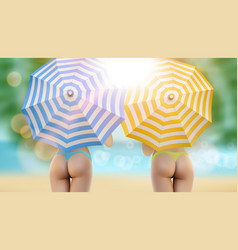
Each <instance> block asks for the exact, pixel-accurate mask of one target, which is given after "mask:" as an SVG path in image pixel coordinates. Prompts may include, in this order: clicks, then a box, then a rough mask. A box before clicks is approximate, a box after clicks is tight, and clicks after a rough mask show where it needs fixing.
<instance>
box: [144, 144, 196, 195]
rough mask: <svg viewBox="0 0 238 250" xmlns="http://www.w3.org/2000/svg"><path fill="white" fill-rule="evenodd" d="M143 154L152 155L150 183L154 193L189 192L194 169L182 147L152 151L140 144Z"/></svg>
mask: <svg viewBox="0 0 238 250" xmlns="http://www.w3.org/2000/svg"><path fill="white" fill-rule="evenodd" d="M142 150H143V153H144V154H145V155H146V156H150V155H151V154H153V155H152V160H151V181H152V186H153V190H154V191H155V192H191V191H192V187H193V179H194V169H193V164H192V161H191V159H190V158H189V155H188V153H187V152H186V151H185V148H184V147H178V148H172V149H168V150H166V151H158V152H156V151H154V149H152V148H151V147H149V146H147V145H146V144H144V143H143V144H142Z"/></svg>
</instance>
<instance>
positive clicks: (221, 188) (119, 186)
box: [0, 176, 237, 193]
mask: <svg viewBox="0 0 238 250" xmlns="http://www.w3.org/2000/svg"><path fill="white" fill-rule="evenodd" d="M49 191H50V186H49V181H48V178H47V177H32V176H1V177H0V192H49ZM91 191H92V192H94V193H100V192H110V193H111V192H152V187H151V183H150V179H149V178H147V177H122V176H120V177H115V176H94V178H93V182H92V188H91ZM193 191H194V192H237V178H234V177H225V178H221V177H214V178H196V179H195V182H194V188H193Z"/></svg>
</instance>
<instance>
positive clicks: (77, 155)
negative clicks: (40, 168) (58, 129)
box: [49, 135, 113, 192]
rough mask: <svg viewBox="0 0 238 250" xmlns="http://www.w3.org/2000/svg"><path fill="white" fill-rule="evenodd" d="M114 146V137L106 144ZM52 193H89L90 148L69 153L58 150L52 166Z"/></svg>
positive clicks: (90, 177)
mask: <svg viewBox="0 0 238 250" xmlns="http://www.w3.org/2000/svg"><path fill="white" fill-rule="evenodd" d="M104 144H105V145H106V146H107V147H111V146H112V144H113V138H112V135H110V136H109V137H108V139H107V140H106V142H105V143H104ZM49 176H50V185H51V191H52V192H89V191H90V187H91V180H92V159H91V155H90V152H89V150H88V147H83V148H79V149H75V150H72V151H69V152H63V151H62V150H58V152H57V153H56V154H55V156H54V158H53V160H52V162H51V164H50V175H49Z"/></svg>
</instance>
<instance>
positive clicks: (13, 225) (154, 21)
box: [0, 0, 238, 250]
mask: <svg viewBox="0 0 238 250" xmlns="http://www.w3.org/2000/svg"><path fill="white" fill-rule="evenodd" d="M14 2H15V3H14ZM236 2H237V1H231V0H226V1H223V2H222V3H221V1H207V0H206V1H205V0H200V1H199V2H195V1H193V0H190V1H184V0H180V1H171V0H168V1H163V4H161V3H160V1H150V0H147V1H144V3H141V1H138V0H137V1H135V0H132V1H128V0H127V1H125V0H121V1H118V2H116V1H113V0H111V1H109V0H108V1H105V0H103V1H94V2H93V1H72V0H68V1H66V2H65V3H64V4H62V2H61V1H55V0H54V1H46V0H41V1H38V2H36V1H26V0H22V1H9V2H6V1H5V3H4V7H3V6H2V4H1V15H0V25H1V29H0V34H1V40H0V45H1V46H0V56H1V57H54V56H57V57H59V56H61V57H62V56H65V57H71V56H72V57H76V56H80V57H84V56H85V57H237V55H238V49H237V48H238V35H237V23H238V22H237V21H238V20H237V19H238V18H237V7H238V6H237V3H236ZM235 3H236V4H235ZM131 185H133V183H131ZM0 202H1V203H0V236H1V240H0V249H4V250H5V249H25V250H26V249H34V250H35V249H41V250H42V249H57V250H58V249H120V250H121V249H180V248H181V249H235V248H236V247H235V246H237V242H236V238H237V221H238V217H237V211H238V197H237V194H236V193H199V194H195V193H192V194H153V193H151V192H148V193H147V192H143V193H141V194H138V193H125V192H118V193H113V192H111V193H110V191H109V192H108V193H102V194H99V193H91V194H50V193H44V194H42V193H8V194H7V193H0Z"/></svg>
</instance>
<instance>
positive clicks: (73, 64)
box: [22, 58, 125, 192]
mask: <svg viewBox="0 0 238 250" xmlns="http://www.w3.org/2000/svg"><path fill="white" fill-rule="evenodd" d="M124 98H125V91H124V90H122V89H118V88H117V86H115V85H114V84H112V83H111V80H110V79H109V77H108V76H107V72H106V68H105V65H104V63H103V62H101V60H99V59H96V58H54V59H52V60H50V61H49V62H47V63H46V64H44V65H43V66H42V67H40V68H39V69H38V70H36V71H35V72H34V73H33V74H31V77H30V84H29V87H28V92H27V95H26V98H25V102H24V104H23V107H22V112H23V113H24V115H25V117H26V120H27V122H28V124H29V126H30V129H31V132H32V136H33V139H34V140H39V141H42V142H44V143H48V144H50V145H52V146H54V147H56V148H58V149H59V150H58V152H57V153H56V155H55V157H54V158H53V160H52V162H51V166H50V184H51V190H52V191H59V192H60V191H62V192H63V191H64V192H74V191H89V190H90V186H91V179H92V161H91V156H90V152H89V150H88V148H87V147H89V146H96V145H98V146H100V145H102V144H106V145H107V146H109V147H110V146H111V145H112V136H111V134H112V133H113V131H114V130H115V129H116V128H117V127H118V126H119V125H120V124H121V122H122V121H123V120H124V110H123V104H124ZM71 179H72V180H71Z"/></svg>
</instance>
